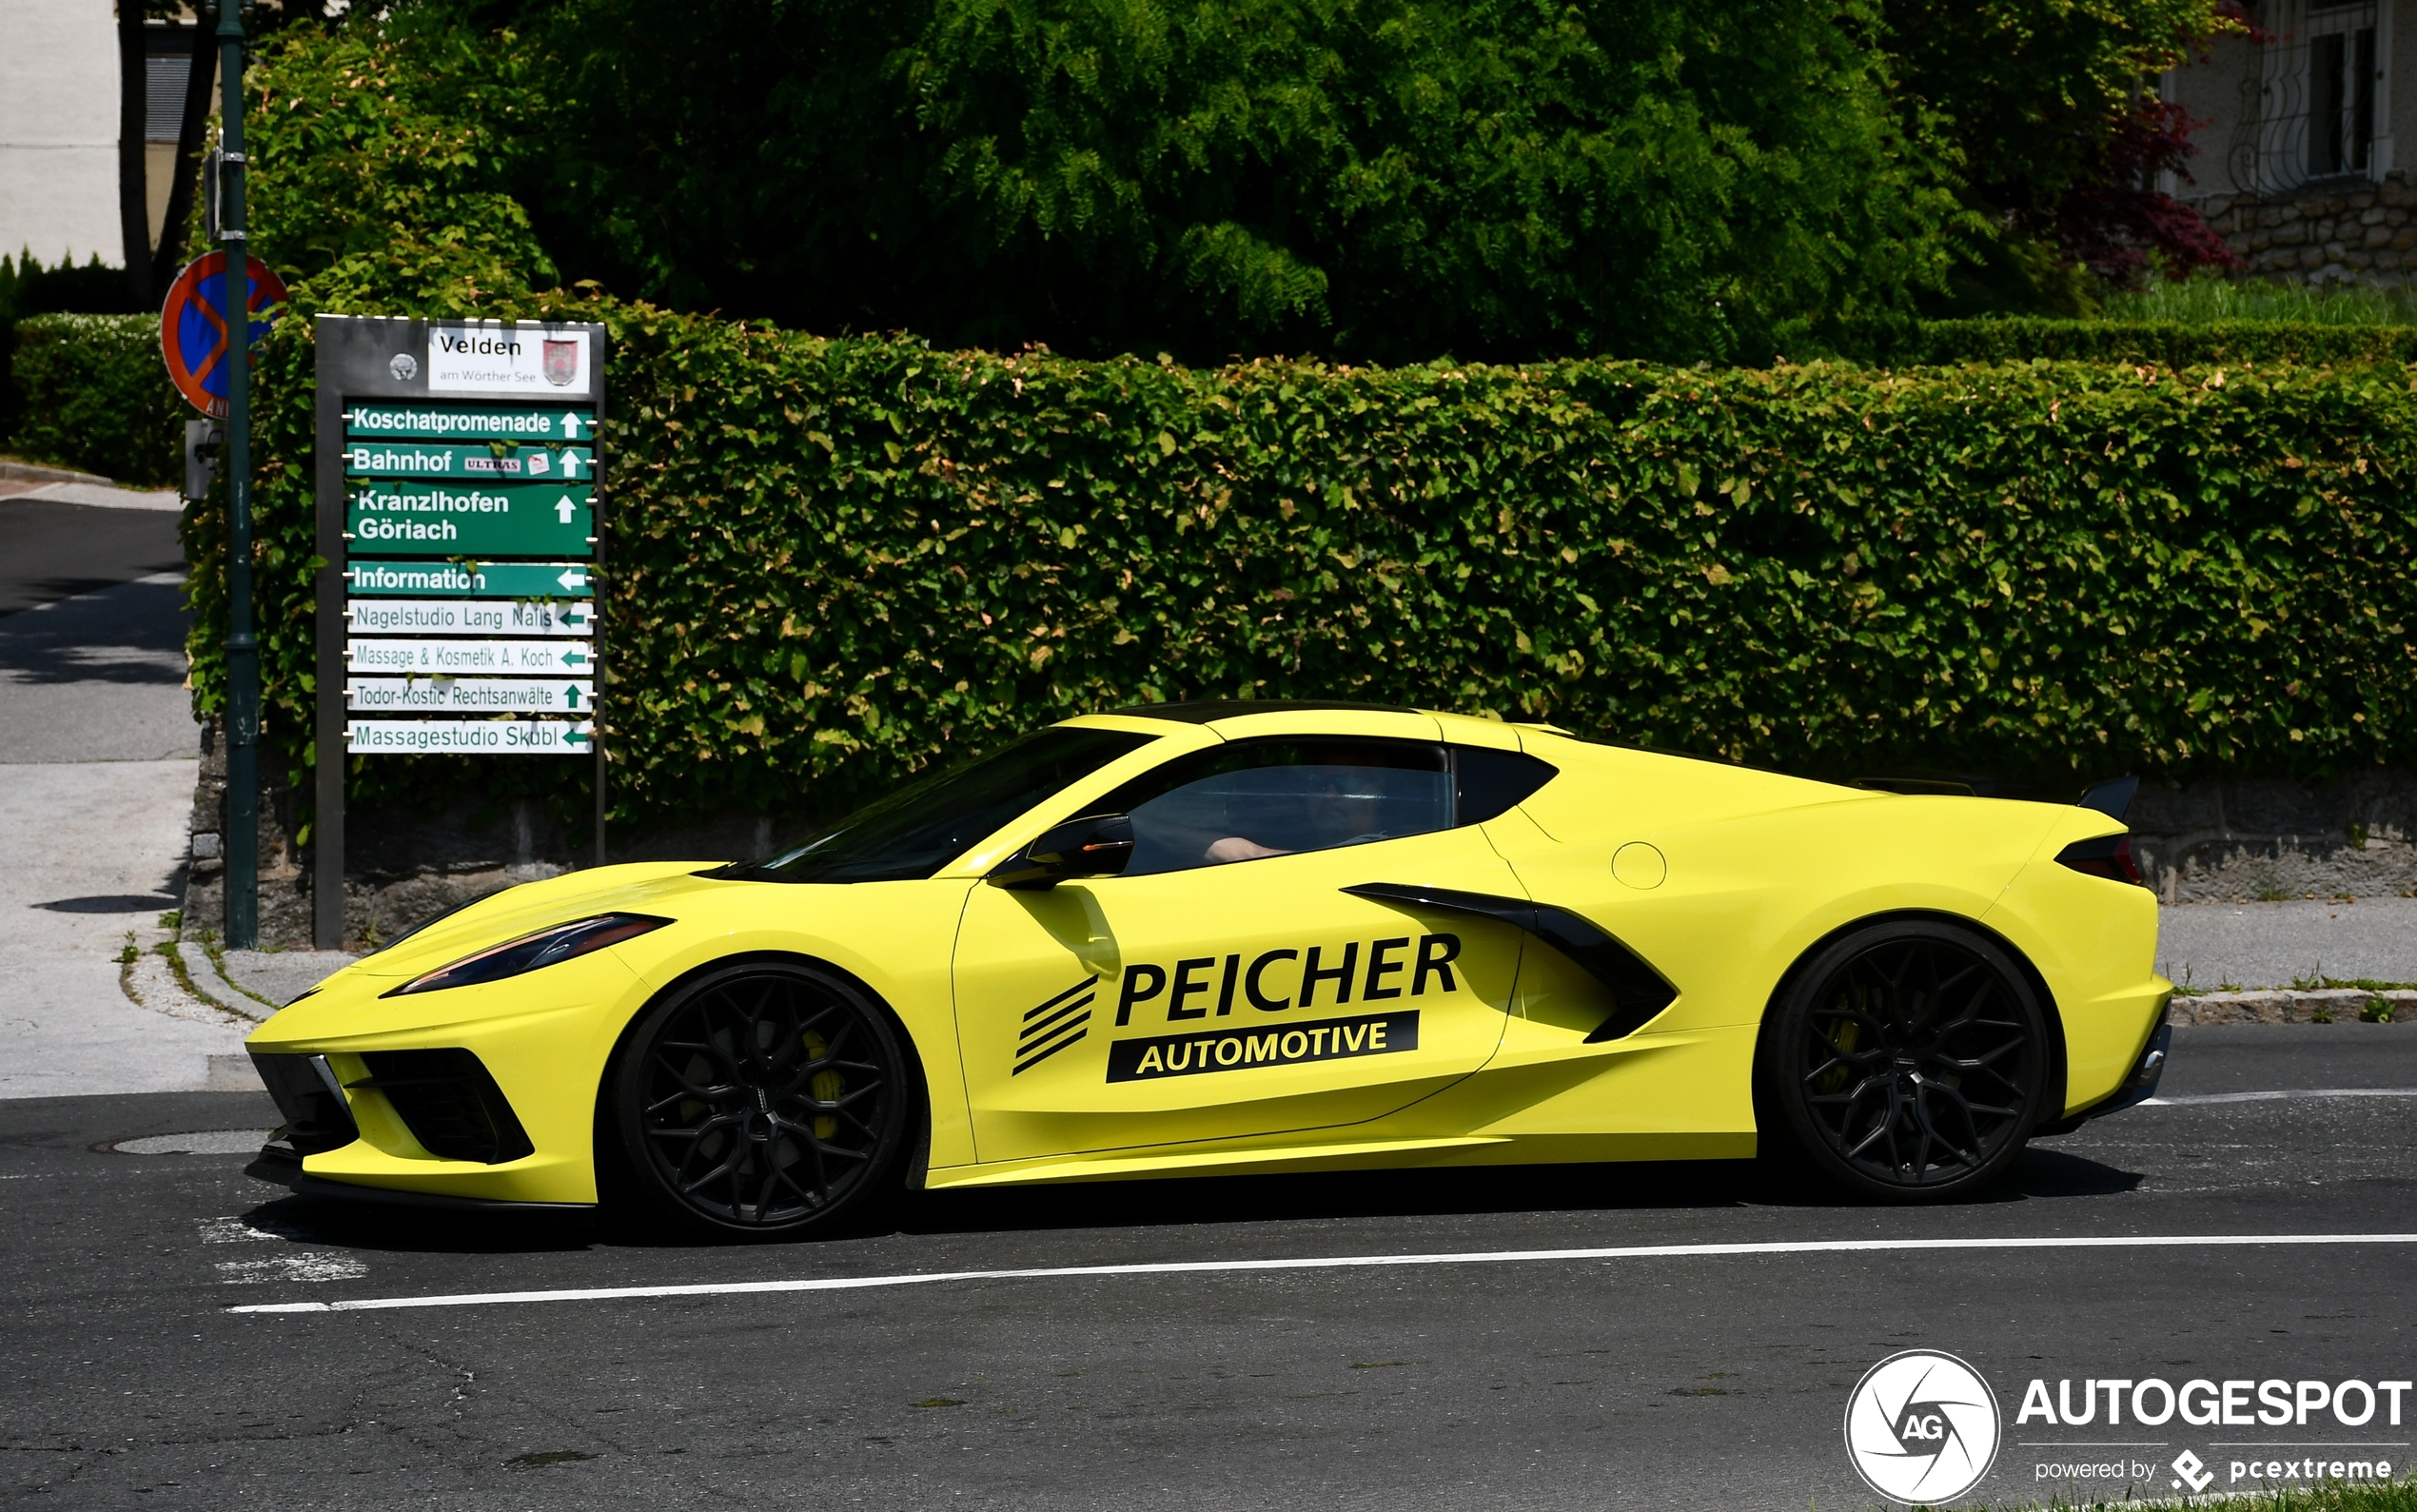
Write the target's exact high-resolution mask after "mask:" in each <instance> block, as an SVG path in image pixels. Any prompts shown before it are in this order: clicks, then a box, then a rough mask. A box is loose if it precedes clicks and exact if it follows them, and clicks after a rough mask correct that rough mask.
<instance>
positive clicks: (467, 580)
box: [344, 560, 596, 599]
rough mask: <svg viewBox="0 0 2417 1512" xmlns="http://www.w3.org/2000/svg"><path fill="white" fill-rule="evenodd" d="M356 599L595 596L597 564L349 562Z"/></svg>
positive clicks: (346, 573)
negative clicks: (595, 566) (594, 565)
mask: <svg viewBox="0 0 2417 1512" xmlns="http://www.w3.org/2000/svg"><path fill="white" fill-rule="evenodd" d="M344 581H345V584H346V586H347V588H348V589H349V590H350V592H351V595H352V597H354V598H356V599H372V598H385V599H590V598H594V597H595V595H596V569H595V568H593V567H591V566H590V565H588V564H587V563H586V562H583V561H482V562H470V563H467V564H464V563H462V562H458V561H377V560H369V561H362V560H351V561H347V562H346V563H345V564H344Z"/></svg>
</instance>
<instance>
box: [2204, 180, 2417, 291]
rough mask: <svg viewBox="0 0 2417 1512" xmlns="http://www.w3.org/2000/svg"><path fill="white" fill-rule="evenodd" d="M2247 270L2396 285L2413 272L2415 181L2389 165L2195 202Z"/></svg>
mask: <svg viewBox="0 0 2417 1512" xmlns="http://www.w3.org/2000/svg"><path fill="white" fill-rule="evenodd" d="M2195 204H2196V205H2197V207H2198V210H2199V213H2200V214H2201V215H2204V216H2205V217H2207V223H2208V225H2210V226H2213V227H2214V228H2215V230H2216V232H2217V234H2219V235H2221V236H2222V237H2223V238H2224V240H2225V243H2226V245H2229V246H2230V247H2231V248H2232V250H2233V251H2234V252H2236V253H2238V254H2240V256H2241V258H2242V259H2243V260H2244V261H2245V262H2247V263H2248V264H2249V265H2250V276H2251V277H2255V278H2265V279H2271V280H2273V281H2275V282H2278V283H2288V284H2335V283H2360V284H2383V285H2398V284H2403V283H2407V281H2408V279H2409V275H2410V274H2411V273H2412V272H2417V184H2412V183H2410V181H2409V179H2408V176H2407V174H2406V173H2402V172H2398V171H2395V172H2392V173H2389V174H2387V175H2386V176H2385V179H2384V182H2383V183H2381V184H2371V183H2368V182H2365V181H2363V180H2362V181H2355V182H2351V183H2346V184H2345V183H2336V184H2331V185H2326V186H2312V187H2308V188H2304V189H2299V190H2295V191H2293V192H2291V193H2289V194H2277V195H2270V196H2266V197H2263V198H2261V197H2259V196H2257V195H2253V194H2216V195H2211V196H2210V197H2208V198H2206V199H2204V200H2199V201H2196V202H2195Z"/></svg>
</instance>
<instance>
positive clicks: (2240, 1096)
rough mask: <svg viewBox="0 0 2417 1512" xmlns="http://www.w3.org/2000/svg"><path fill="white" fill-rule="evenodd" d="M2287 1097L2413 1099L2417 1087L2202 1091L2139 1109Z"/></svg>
mask: <svg viewBox="0 0 2417 1512" xmlns="http://www.w3.org/2000/svg"><path fill="white" fill-rule="evenodd" d="M2289 1097H2417V1087H2309V1088H2297V1089H2293V1090H2289V1091H2279V1092H2206V1093H2203V1094H2201V1095H2199V1096H2197V1097H2148V1098H2143V1099H2141V1102H2140V1106H2141V1107H2142V1108H2187V1107H2191V1106H2192V1105H2195V1104H2200V1103H2274V1102H2281V1101H2282V1100H2284V1099H2285V1098H2289Z"/></svg>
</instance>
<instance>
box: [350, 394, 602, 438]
mask: <svg viewBox="0 0 2417 1512" xmlns="http://www.w3.org/2000/svg"><path fill="white" fill-rule="evenodd" d="M344 435H345V436H346V437H348V438H350V437H367V438H372V439H378V438H393V437H406V436H422V437H426V438H428V439H429V440H432V441H517V442H551V443H554V444H557V445H559V444H560V443H561V442H573V441H576V442H593V441H595V440H596V411H594V410H592V409H588V408H585V407H583V406H580V405H576V404H574V405H571V406H569V407H567V408H563V409H547V408H543V407H531V406H528V405H504V404H355V405H353V406H352V407H351V408H350V409H347V410H345V411H344Z"/></svg>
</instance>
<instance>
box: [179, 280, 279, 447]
mask: <svg viewBox="0 0 2417 1512" xmlns="http://www.w3.org/2000/svg"><path fill="white" fill-rule="evenodd" d="M244 272H245V274H246V278H247V281H248V282H249V284H250V285H251V286H250V288H249V290H248V293H249V295H250V300H249V303H248V304H246V308H247V309H248V310H249V311H250V314H251V329H250V331H249V332H248V333H247V343H246V344H248V343H250V342H257V341H259V340H260V339H261V338H262V337H264V336H265V335H267V334H268V328H269V327H270V326H272V325H274V324H277V314H278V312H279V311H280V310H281V309H282V308H283V306H284V305H285V284H284V282H283V281H281V280H280V279H279V278H278V277H277V275H276V274H275V273H273V272H271V271H270V270H269V267H268V265H266V264H265V263H263V262H261V261H260V260H259V259H258V258H251V257H247V258H246V259H244ZM160 353H161V355H162V356H164V357H166V358H167V376H168V378H169V380H170V381H171V382H173V383H175V384H176V391H177V392H178V393H180V394H182V395H184V396H185V402H186V403H188V404H190V405H192V406H193V407H194V408H195V409H198V410H200V411H201V412H202V413H203V414H205V415H207V416H209V417H211V418H212V419H214V420H224V419H226V253H224V252H206V253H204V254H203V255H202V256H200V257H197V258H195V259H193V261H191V262H190V263H187V264H186V265H185V271H184V272H182V273H179V274H177V275H176V282H175V283H174V284H171V285H168V290H167V304H164V305H162V306H161V308H160Z"/></svg>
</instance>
